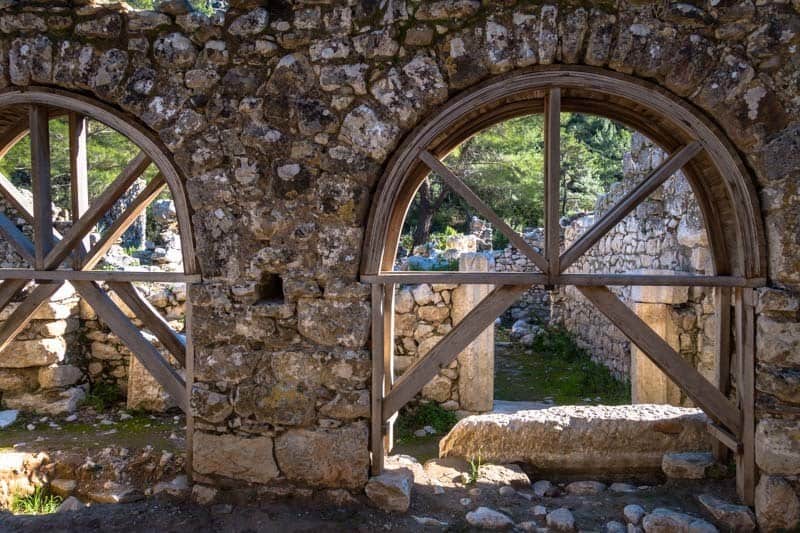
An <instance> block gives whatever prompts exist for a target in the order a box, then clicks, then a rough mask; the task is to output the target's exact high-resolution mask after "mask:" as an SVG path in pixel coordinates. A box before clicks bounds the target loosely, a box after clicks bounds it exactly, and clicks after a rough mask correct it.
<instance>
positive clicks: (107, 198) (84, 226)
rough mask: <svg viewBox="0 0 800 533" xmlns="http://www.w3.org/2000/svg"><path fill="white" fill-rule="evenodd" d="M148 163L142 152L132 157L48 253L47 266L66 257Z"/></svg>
mask: <svg viewBox="0 0 800 533" xmlns="http://www.w3.org/2000/svg"><path fill="white" fill-rule="evenodd" d="M149 165H150V159H149V158H148V157H147V156H146V155H145V154H144V153H142V152H139V154H138V155H137V156H136V157H134V158H133V159H132V160H131V161H130V162H129V163H128V165H127V166H126V167H125V169H124V170H123V171H122V172H121V173H120V174H119V175H118V176H117V177H116V179H115V180H114V181H113V182H111V184H110V185H109V186H108V187H106V189H105V190H104V191H103V192H102V193H101V194H100V196H98V197H97V198H96V199H95V200H94V202H92V204H91V205H90V206H89V209H87V211H86V213H85V214H84V215H83V216H82V217H81V218H80V220H78V221H77V222H76V223H75V224H74V225H73V226H72V228H70V230H69V232H68V233H67V234H66V235H64V238H63V239H61V241H59V243H58V244H57V245H56V246H55V247H54V248H53V250H52V251H51V252H50V254H48V256H47V261H46V263H47V264H48V265H50V266H49V267H47V268H48V269H50V268H55V267H56V266H57V265H58V264H59V263H61V261H63V260H64V258H66V257H67V256H68V255H69V253H70V252H71V251H72V249H73V248H75V247H76V246H78V245H79V244H80V243H81V241H82V240H83V239H84V237H86V235H87V234H88V233H89V232H90V231H92V229H93V228H94V226H95V224H97V221H98V220H100V218H101V217H102V216H103V215H104V214H105V213H106V211H108V210H109V209H110V208H111V207H112V206H113V205H114V203H115V202H116V201H117V200H118V199H119V198H120V197H121V196H122V195H123V194H125V191H127V190H128V188H129V187H130V186H131V184H133V182H134V181H136V179H137V178H138V177H139V176H141V175H142V174H143V173H144V171H145V170H146V169H147V167H148V166H149Z"/></svg>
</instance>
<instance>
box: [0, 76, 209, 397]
mask: <svg viewBox="0 0 800 533" xmlns="http://www.w3.org/2000/svg"><path fill="white" fill-rule="evenodd" d="M63 116H66V117H68V123H69V151H70V154H69V162H70V200H71V206H70V207H71V209H70V214H71V217H72V226H71V228H70V229H69V230H68V231H67V232H66V233H65V234H64V235H60V234H59V233H58V231H56V230H55V228H54V227H53V217H52V198H51V196H52V195H51V182H50V181H51V176H50V146H49V121H50V120H51V119H52V118H55V117H63ZM89 119H92V120H96V121H98V122H101V123H103V124H104V125H106V126H108V127H110V128H112V129H114V130H116V131H117V132H119V133H121V134H122V135H124V136H125V137H127V138H128V139H129V140H130V141H131V142H133V143H134V144H135V145H136V146H137V147H138V148H139V150H140V152H139V153H138V155H136V156H135V157H134V158H133V159H132V160H131V161H130V162H128V164H127V165H126V166H125V167H124V168H123V169H122V170H121V172H120V173H119V175H118V176H117V177H116V178H115V179H114V181H113V182H112V183H111V184H110V185H108V186H107V187H106V189H105V190H104V191H103V192H102V193H101V194H100V195H99V196H98V197H97V198H95V199H94V200H93V201H91V202H90V201H89V192H88V157H87V150H88V146H87V131H88V130H87V121H88V120H89ZM0 126H5V128H4V129H3V131H2V133H1V134H0V157H2V156H4V155H5V154H6V153H7V152H8V151H9V150H10V149H11V148H12V147H13V146H14V145H15V144H16V143H17V142H19V141H20V140H21V139H22V138H24V137H25V135H28V134H29V135H30V146H31V181H32V189H33V191H32V192H33V198H32V203H31V202H30V201H29V200H28V198H27V197H26V196H25V195H23V194H21V191H20V190H18V189H17V188H16V187H15V186H14V185H13V184H12V183H11V182H10V181H9V180H8V179H6V178H5V177H3V176H0V194H2V196H3V197H4V198H5V200H6V202H7V203H8V205H10V206H11V207H13V209H14V211H15V212H16V213H17V214H18V215H19V216H20V217H21V218H23V219H24V220H25V221H26V222H27V223H28V224H30V225H31V226H32V227H33V240H32V241H31V239H29V238H28V237H27V236H26V235H25V234H23V233H22V231H20V230H19V228H18V227H17V226H16V224H14V222H13V221H12V220H11V219H9V217H8V216H7V215H6V214H5V213H0V235H2V237H4V238H5V239H6V240H7V241H8V242H9V243H10V244H11V245H12V246H13V247H14V249H15V251H16V252H17V253H18V254H19V256H20V257H21V258H22V259H23V260H24V261H25V262H26V263H28V264H29V265H30V268H21V269H8V268H0V280H2V285H0V310H2V309H4V308H5V307H7V306H8V305H9V304H10V303H11V302H12V300H13V299H14V298H15V297H17V295H18V294H19V293H20V291H22V289H23V288H24V287H26V286H27V285H28V284H29V283H30V282H31V281H33V282H34V283H35V284H36V286H35V288H33V289H32V290H31V291H30V292H29V293H28V294H27V295H26V296H25V298H24V299H23V300H22V301H21V302H20V303H19V305H18V306H17V307H16V309H15V310H14V311H13V312H12V313H11V314H10V315H9V317H8V319H7V320H6V321H5V322H3V323H2V325H0V352H2V350H3V349H5V348H6V347H7V346H8V345H9V344H10V343H11V341H13V339H14V338H15V337H16V336H17V335H18V334H19V333H20V332H22V330H23V329H24V328H25V327H26V326H27V325H28V323H29V322H30V321H31V320H32V319H33V317H34V315H35V313H36V311H37V310H38V309H39V308H40V307H41V306H42V305H43V304H45V303H46V302H47V301H48V300H49V299H50V297H52V296H53V295H54V294H55V293H56V291H57V290H58V289H59V288H60V287H61V286H62V285H63V284H64V283H65V282H69V283H70V284H72V285H73V287H74V288H75V289H76V291H77V292H78V293H79V294H80V296H81V297H82V298H84V299H85V300H86V302H87V303H88V304H89V305H90V306H91V307H92V308H93V309H94V310H95V312H96V313H97V315H98V316H99V317H100V319H101V320H103V321H104V322H105V323H106V324H107V325H108V327H109V328H110V329H111V330H112V331H113V332H114V333H115V334H116V335H117V336H118V337H119V338H120V339H121V340H122V341H123V342H124V343H125V344H126V345H127V347H128V348H129V349H130V350H131V353H133V355H134V356H135V357H136V358H137V359H139V360H140V361H141V363H142V364H143V365H144V366H145V368H147V370H148V371H149V372H150V373H151V374H152V375H153V377H154V378H155V379H156V380H157V381H158V382H159V383H160V384H161V385H162V386H163V387H164V389H165V390H166V391H167V392H168V393H169V394H170V396H172V397H173V399H174V400H175V401H176V403H177V405H178V406H179V407H180V408H181V409H182V410H183V411H184V412H187V411H188V408H189V401H188V398H189V394H188V390H187V380H186V379H184V377H182V376H181V375H180V374H179V372H178V371H177V370H176V369H175V368H174V367H173V366H172V364H170V363H169V362H168V361H167V360H166V359H165V358H164V357H163V356H162V354H161V353H160V352H159V350H158V349H157V348H156V347H155V346H154V345H153V344H152V343H151V342H150V341H148V340H147V339H146V338H145V337H144V336H143V335H142V333H141V331H140V328H139V327H137V326H136V325H134V323H133V322H132V321H131V320H130V319H128V318H127V316H126V315H125V313H124V312H123V311H122V310H121V309H120V308H119V307H118V305H117V304H116V303H114V301H113V300H112V299H111V298H110V297H109V295H108V293H107V290H108V291H113V292H114V293H115V294H116V295H117V296H118V297H119V299H120V300H121V301H122V302H123V303H124V304H125V305H126V306H127V307H128V308H129V309H130V310H131V311H132V312H133V313H134V314H135V315H136V317H137V318H138V319H139V320H140V321H141V322H142V323H143V324H144V327H145V328H146V329H148V330H150V331H151V332H152V333H153V335H155V336H156V338H158V340H159V341H160V342H161V343H162V345H163V346H164V347H165V348H166V349H167V350H168V351H169V353H170V354H171V355H172V356H173V357H174V358H175V360H176V361H178V363H179V365H180V366H181V367H185V368H186V369H187V379H188V380H189V381H191V367H192V365H191V363H192V356H191V353H192V352H191V342H187V340H188V339H187V337H186V336H184V335H181V334H179V333H177V332H175V331H174V330H173V329H172V328H171V327H170V326H169V324H168V323H167V322H166V320H165V319H164V318H163V317H162V316H161V315H160V314H159V313H158V311H156V310H155V309H154V308H153V307H152V306H151V305H150V304H149V302H148V301H147V300H146V299H144V298H143V297H142V295H141V294H139V292H138V291H137V289H136V287H135V286H134V285H133V282H138V281H146V282H192V281H197V280H198V279H199V276H198V275H197V264H196V258H195V252H194V241H193V238H192V232H191V223H190V212H189V206H188V201H187V198H186V193H185V191H184V186H183V179H182V177H181V175H180V173H179V172H178V170H177V167H176V166H175V165H174V164H173V162H172V160H171V158H170V157H169V155H168V152H167V150H166V149H165V148H164V147H163V146H162V145H161V143H160V142H159V141H158V140H157V139H155V137H153V136H152V135H151V134H150V133H149V132H148V131H147V130H146V129H145V128H144V127H143V126H141V125H139V124H138V122H137V120H136V119H135V118H133V117H131V116H128V115H126V114H125V113H122V112H120V111H118V110H115V109H113V108H111V107H109V106H106V105H103V104H101V103H99V102H96V101H94V100H91V99H89V98H86V97H84V96H81V95H76V94H72V93H68V92H65V91H60V90H56V89H51V88H35V87H33V88H28V89H27V90H25V91H18V90H9V91H5V92H0ZM150 165H155V167H156V168H157V170H158V173H157V174H156V175H155V177H153V179H151V180H150V182H149V183H148V184H147V186H146V187H145V188H144V189H143V190H142V191H141V192H140V193H139V194H138V195H137V196H136V197H135V198H134V199H133V200H132V201H131V203H130V204H129V205H128V207H127V208H126V209H125V210H124V211H123V212H122V213H121V214H120V215H119V216H118V217H117V218H116V219H115V220H114V222H113V223H112V224H111V226H110V227H109V228H107V229H106V230H105V232H104V233H103V234H102V235H101V237H100V239H99V240H98V241H97V242H96V243H94V244H93V245H90V242H89V239H88V234H89V233H90V232H91V231H93V230H94V228H95V225H96V224H97V222H98V221H99V220H100V218H101V217H102V216H103V215H105V214H106V212H107V211H108V210H109V209H110V208H111V207H112V206H113V205H114V204H115V203H116V202H117V200H119V199H120V198H121V197H122V195H123V194H125V192H126V191H128V189H129V188H130V186H131V185H132V184H133V183H134V181H136V179H137V178H139V177H140V176H141V175H142V174H143V173H144V172H145V171H146V170H147V168H148V167H149V166H150ZM165 188H169V191H170V193H171V196H172V199H173V201H174V202H175V207H176V212H177V218H178V226H179V233H180V238H181V246H182V258H183V269H184V271H183V272H125V271H104V270H94V267H95V266H96V265H97V263H98V262H100V260H101V259H102V258H103V256H104V255H105V254H106V252H107V251H108V250H109V248H110V247H111V246H112V245H113V244H114V243H115V242H116V241H117V239H118V238H119V237H120V236H121V235H122V234H123V233H124V232H125V231H126V230H127V229H128V228H129V227H130V226H131V225H132V224H133V222H134V221H135V220H136V218H137V217H138V216H139V215H140V214H141V213H142V212H143V211H144V210H145V209H146V208H147V206H149V205H150V204H151V203H152V202H153V201H154V200H155V199H156V198H157V197H158V195H159V194H160V193H161V192H162V191H163V190H164V189H165ZM101 284H104V285H101ZM189 309H190V307H189V306H187V317H186V320H187V328H186V331H187V333H188V330H189V324H188V321H189V314H190V311H189ZM0 358H2V353H0Z"/></svg>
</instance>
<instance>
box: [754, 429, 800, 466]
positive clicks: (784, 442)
mask: <svg viewBox="0 0 800 533" xmlns="http://www.w3.org/2000/svg"><path fill="white" fill-rule="evenodd" d="M756 464H757V465H758V467H759V468H760V469H761V470H762V471H764V472H765V473H767V474H782V475H790V474H795V475H797V474H800V421H797V420H780V419H768V418H767V419H763V420H760V421H759V422H758V426H756Z"/></svg>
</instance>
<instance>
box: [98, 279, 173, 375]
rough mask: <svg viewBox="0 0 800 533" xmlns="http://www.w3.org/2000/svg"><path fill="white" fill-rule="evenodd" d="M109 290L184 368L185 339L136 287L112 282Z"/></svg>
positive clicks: (125, 283)
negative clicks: (115, 294)
mask: <svg viewBox="0 0 800 533" xmlns="http://www.w3.org/2000/svg"><path fill="white" fill-rule="evenodd" d="M108 286H109V288H110V289H111V290H113V291H114V292H115V293H117V295H118V296H119V297H120V298H121V299H122V301H123V302H125V305H127V306H128V307H129V308H130V310H131V311H133V312H134V313H135V314H136V318H138V319H139V320H141V321H142V322H143V323H144V327H145V328H147V329H149V330H150V332H151V333H152V334H153V335H155V336H156V337H158V340H160V341H161V344H163V345H164V347H165V348H166V349H167V350H169V352H170V353H171V354H172V356H173V357H175V359H176V360H177V361H178V362H179V363H180V365H181V367H185V366H186V339H185V337H184V336H183V335H181V334H179V333H178V332H176V331H175V330H173V329H172V328H171V327H170V325H169V323H167V321H166V320H165V319H164V317H163V316H161V313H159V312H158V311H157V310H156V309H155V308H154V307H153V306H152V305H150V302H148V301H147V300H146V299H145V298H144V297H143V296H142V295H141V294H139V291H138V290H136V287H134V286H133V285H131V284H130V283H127V282H117V281H113V282H110V283H109V284H108ZM101 318H102V317H101Z"/></svg>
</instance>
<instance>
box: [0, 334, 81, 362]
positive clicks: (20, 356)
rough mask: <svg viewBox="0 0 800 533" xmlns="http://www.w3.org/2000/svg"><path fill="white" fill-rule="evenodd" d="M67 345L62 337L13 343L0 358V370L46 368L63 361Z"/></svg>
mask: <svg viewBox="0 0 800 533" xmlns="http://www.w3.org/2000/svg"><path fill="white" fill-rule="evenodd" d="M66 352H67V343H66V341H65V340H64V338H63V337H57V338H55V339H36V340H26V341H13V342H11V343H9V345H8V347H7V348H6V349H5V350H3V357H0V367H2V368H26V367H32V366H46V365H50V364H52V363H56V362H58V361H63V360H64V355H65V354H66Z"/></svg>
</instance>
